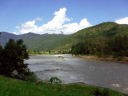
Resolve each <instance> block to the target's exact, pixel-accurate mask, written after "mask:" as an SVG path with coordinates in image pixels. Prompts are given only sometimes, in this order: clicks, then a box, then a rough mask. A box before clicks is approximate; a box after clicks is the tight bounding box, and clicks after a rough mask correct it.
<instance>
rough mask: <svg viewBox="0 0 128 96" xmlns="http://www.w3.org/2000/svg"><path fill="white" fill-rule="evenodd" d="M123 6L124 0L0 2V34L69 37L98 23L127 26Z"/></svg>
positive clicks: (127, 2)
mask: <svg viewBox="0 0 128 96" xmlns="http://www.w3.org/2000/svg"><path fill="white" fill-rule="evenodd" d="M127 5H128V0H0V31H7V32H13V33H16V34H23V33H27V32H28V31H32V32H34V33H39V34H43V33H59V32H64V33H65V34H70V33H74V32H76V31H78V30H80V29H82V28H86V27H89V26H93V25H96V24H99V23H101V22H107V21H113V22H117V23H120V24H128V6H127ZM56 13H57V14H56ZM56 20H57V22H56Z"/></svg>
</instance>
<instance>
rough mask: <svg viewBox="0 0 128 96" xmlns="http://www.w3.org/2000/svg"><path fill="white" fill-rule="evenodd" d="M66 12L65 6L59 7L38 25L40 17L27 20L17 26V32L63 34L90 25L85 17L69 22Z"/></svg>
mask: <svg viewBox="0 0 128 96" xmlns="http://www.w3.org/2000/svg"><path fill="white" fill-rule="evenodd" d="M66 12H67V9H66V8H60V9H59V10H58V11H56V12H54V17H53V18H52V20H50V21H48V22H47V23H46V24H42V25H40V26H38V25H37V23H38V22H40V21H42V19H41V18H36V19H34V20H31V21H27V22H25V23H23V24H21V25H20V26H18V27H17V29H18V32H19V33H20V34H24V33H28V32H34V33H38V34H44V33H49V34H52V33H56V34H59V33H62V32H63V33H64V34H72V33H75V32H76V31H78V30H81V29H83V28H86V27H89V26H91V24H90V23H89V22H88V20H87V19H86V18H83V19H82V20H81V21H80V22H79V23H77V22H71V19H70V18H68V17H67V15H66Z"/></svg>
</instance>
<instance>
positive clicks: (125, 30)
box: [0, 22, 128, 51]
mask: <svg viewBox="0 0 128 96" xmlns="http://www.w3.org/2000/svg"><path fill="white" fill-rule="evenodd" d="M86 34H88V36H93V35H96V37H99V36H105V37H106V38H108V37H110V36H115V35H118V34H128V25H124V24H116V23H113V22H105V23H101V24H99V25H96V26H92V27H89V28H85V29H83V30H80V31H78V32H76V33H74V34H71V35H64V34H42V35H40V34H35V33H32V32H29V33H27V34H22V35H15V34H11V33H8V32H1V37H0V43H1V44H2V45H4V44H5V43H6V42H7V41H8V40H9V39H15V40H17V39H23V40H24V43H25V44H26V46H27V47H28V49H31V50H38V51H46V50H55V49H70V48H71V45H72V44H74V43H76V42H77V41H80V40H81V39H84V38H87V37H86V36H87V35H86ZM112 34H113V35H112Z"/></svg>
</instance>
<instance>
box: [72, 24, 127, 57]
mask: <svg viewBox="0 0 128 96" xmlns="http://www.w3.org/2000/svg"><path fill="white" fill-rule="evenodd" d="M74 37H75V38H76V39H77V43H76V44H74V45H73V46H72V49H71V53H72V54H75V55H77V54H92V55H99V56H104V55H112V56H115V57H122V56H128V26H127V25H119V24H116V23H112V22H108V23H102V24H99V25H96V26H93V27H90V28H87V29H83V30H81V31H79V32H77V33H76V34H74Z"/></svg>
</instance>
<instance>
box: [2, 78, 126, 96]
mask: <svg viewBox="0 0 128 96" xmlns="http://www.w3.org/2000/svg"><path fill="white" fill-rule="evenodd" d="M94 90H96V87H93V86H89V85H83V84H67V85H52V84H48V83H40V84H38V85H37V84H36V83H34V82H33V83H32V82H26V81H21V80H16V79H11V78H7V77H3V76H0V96H95V95H92V93H94ZM98 90H99V91H100V92H103V91H104V89H103V88H99V89H98ZM108 91H109V96H125V95H123V94H122V93H119V92H116V91H112V90H108ZM100 96H103V95H100ZM104 96H106V95H104Z"/></svg>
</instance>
